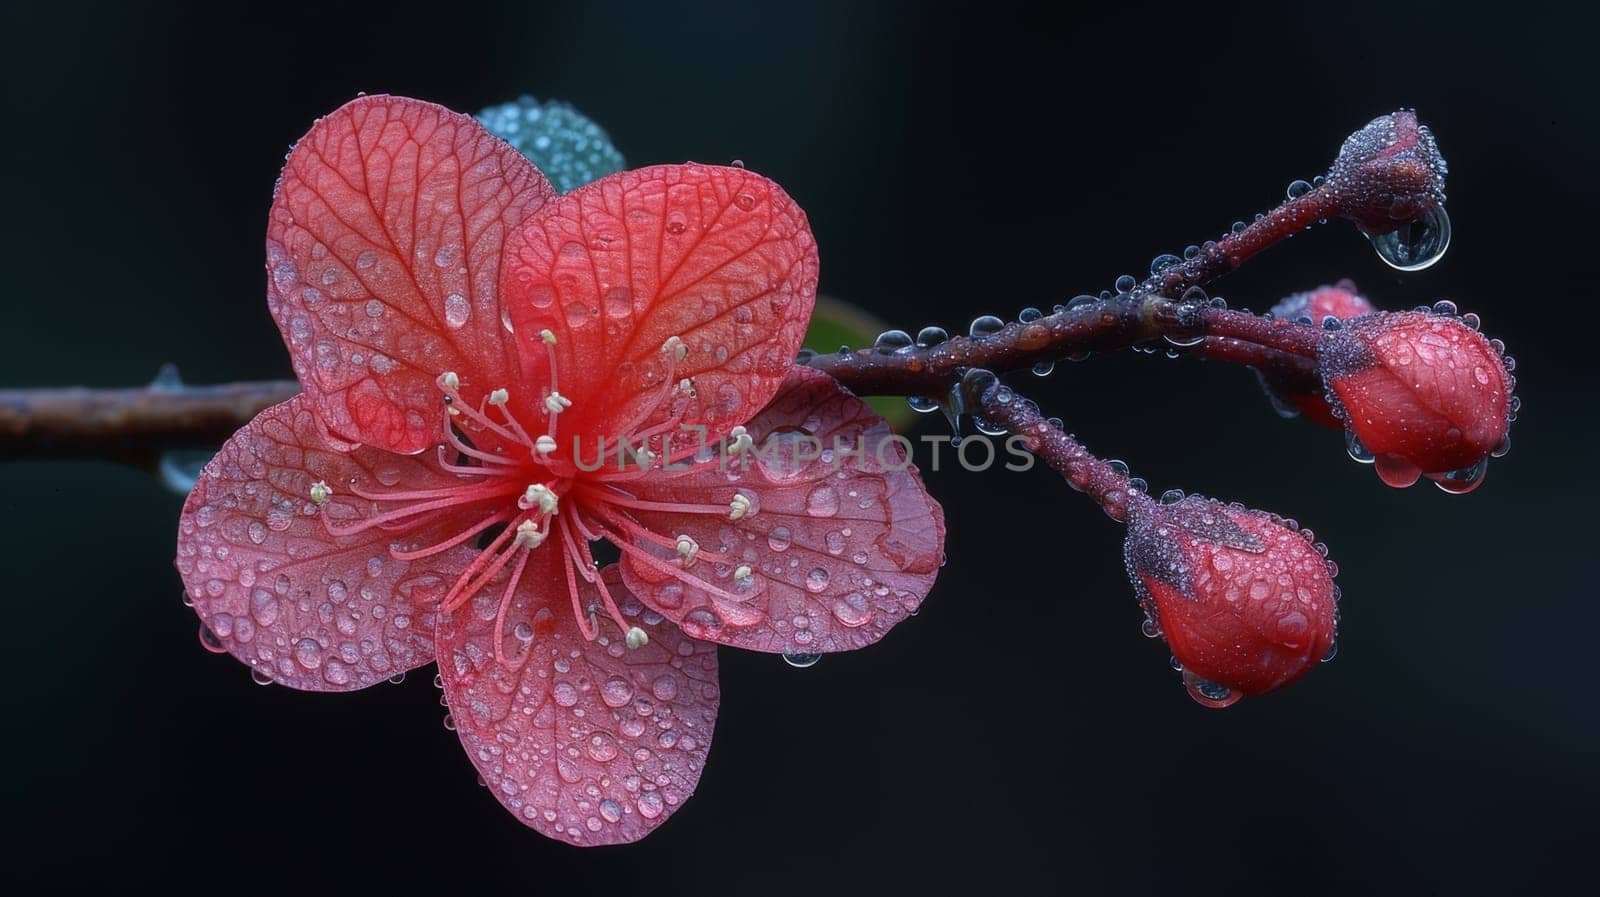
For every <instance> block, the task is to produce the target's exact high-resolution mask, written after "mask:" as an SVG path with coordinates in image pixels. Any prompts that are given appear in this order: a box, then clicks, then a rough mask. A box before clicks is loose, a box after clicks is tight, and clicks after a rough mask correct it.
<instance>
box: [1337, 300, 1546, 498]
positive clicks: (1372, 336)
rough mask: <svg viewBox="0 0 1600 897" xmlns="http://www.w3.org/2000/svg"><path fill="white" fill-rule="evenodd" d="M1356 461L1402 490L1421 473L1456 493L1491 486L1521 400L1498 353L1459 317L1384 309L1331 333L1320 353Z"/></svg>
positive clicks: (1496, 349) (1498, 351) (1494, 346)
mask: <svg viewBox="0 0 1600 897" xmlns="http://www.w3.org/2000/svg"><path fill="white" fill-rule="evenodd" d="M1318 363H1319V365H1320V367H1321V370H1322V378H1323V382H1324V383H1325V384H1326V385H1327V387H1328V390H1329V393H1330V399H1336V400H1337V401H1338V403H1339V405H1340V406H1341V413H1342V415H1343V417H1344V421H1345V427H1346V430H1347V432H1348V434H1349V437H1350V440H1351V455H1352V456H1353V457H1356V458H1357V459H1358V460H1363V461H1368V460H1370V461H1374V462H1376V464H1377V469H1378V475H1379V476H1380V477H1382V478H1383V480H1384V482H1386V483H1388V484H1389V485H1391V486H1397V487H1404V486H1409V485H1411V484H1412V483H1414V482H1416V481H1417V478H1418V477H1419V476H1422V475H1424V474H1425V475H1427V476H1428V477H1429V478H1430V479H1432V480H1434V481H1435V482H1437V483H1439V485H1440V486H1441V487H1442V488H1444V489H1446V490H1447V491H1450V492H1470V491H1472V490H1473V489H1474V488H1476V487H1477V486H1478V484H1479V483H1481V482H1482V481H1483V474H1484V470H1485V468H1486V466H1487V464H1488V460H1489V457H1490V456H1491V454H1503V449H1504V447H1505V445H1506V430H1507V427H1508V426H1509V422H1510V417H1511V415H1512V412H1514V411H1515V409H1516V400H1515V399H1513V398H1512V396H1511V389H1512V386H1513V385H1514V381H1513V380H1512V379H1511V377H1510V375H1509V374H1507V372H1506V362H1505V359H1504V357H1503V356H1502V354H1501V352H1500V350H1499V348H1498V347H1497V346H1496V345H1494V344H1491V343H1490V341H1489V340H1487V339H1484V337H1483V335H1482V334H1480V333H1478V332H1477V331H1476V330H1474V329H1473V328H1471V327H1469V326H1467V324H1466V323H1465V322H1464V321H1462V320H1461V319H1460V318H1457V317H1454V316H1453V315H1439V314H1429V313H1427V312H1420V311H1412V312H1384V313H1380V314H1375V315H1369V316H1367V317H1364V318H1358V319H1356V320H1355V321H1352V322H1351V323H1350V325H1349V326H1348V327H1346V328H1345V329H1343V330H1341V331H1338V332H1337V333H1332V334H1329V336H1328V339H1327V341H1326V342H1324V343H1323V346H1322V350H1321V351H1320V352H1319V353H1318Z"/></svg>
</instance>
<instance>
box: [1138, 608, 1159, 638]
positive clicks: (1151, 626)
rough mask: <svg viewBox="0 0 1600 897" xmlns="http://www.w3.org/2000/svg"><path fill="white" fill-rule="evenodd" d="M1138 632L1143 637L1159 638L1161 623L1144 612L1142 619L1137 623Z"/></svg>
mask: <svg viewBox="0 0 1600 897" xmlns="http://www.w3.org/2000/svg"><path fill="white" fill-rule="evenodd" d="M1139 632H1140V633H1141V634H1142V635H1143V636H1144V637H1145V638H1160V637H1161V624H1160V623H1157V622H1156V620H1155V618H1154V617H1152V616H1150V615H1149V614H1146V615H1145V618H1144V620H1143V621H1141V622H1140V623H1139Z"/></svg>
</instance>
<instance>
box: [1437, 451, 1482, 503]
mask: <svg viewBox="0 0 1600 897" xmlns="http://www.w3.org/2000/svg"><path fill="white" fill-rule="evenodd" d="M1488 471H1489V459H1488V458H1480V459H1478V463H1476V464H1473V465H1471V466H1469V467H1463V468H1461V469H1460V470H1452V471H1450V472H1448V473H1442V474H1435V475H1434V476H1432V477H1431V479H1432V480H1433V482H1434V485H1436V486H1438V487H1439V488H1440V489H1443V490H1444V491H1446V492H1449V493H1451V494H1452V495H1466V494H1467V493H1468V492H1471V491H1472V490H1474V489H1476V488H1478V487H1479V486H1481V485H1483V475H1484V474H1485V473H1487V472H1488Z"/></svg>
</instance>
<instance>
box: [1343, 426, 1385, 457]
mask: <svg viewBox="0 0 1600 897" xmlns="http://www.w3.org/2000/svg"><path fill="white" fill-rule="evenodd" d="M1344 450H1345V452H1347V453H1348V454H1349V455H1350V460H1352V461H1357V462H1360V463H1362V464H1371V463H1372V462H1374V461H1376V460H1377V457H1376V456H1375V455H1373V454H1372V453H1371V452H1369V451H1367V447H1366V446H1364V445H1362V444H1361V440H1360V439H1357V438H1356V434H1354V433H1352V432H1350V431H1349V430H1346V431H1344Z"/></svg>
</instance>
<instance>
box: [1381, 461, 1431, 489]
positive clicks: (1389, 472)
mask: <svg viewBox="0 0 1600 897" xmlns="http://www.w3.org/2000/svg"><path fill="white" fill-rule="evenodd" d="M1373 468H1374V469H1375V470H1377V472H1378V479H1380V480H1383V482H1384V483H1386V484H1387V485H1389V486H1393V487H1394V488H1396V489H1404V488H1406V487H1407V486H1410V485H1411V484H1412V483H1415V482H1416V481H1417V480H1418V479H1420V478H1421V477H1422V468H1420V467H1417V466H1416V465H1415V464H1412V463H1411V462H1410V461H1407V460H1406V459H1404V458H1402V457H1400V456H1399V455H1378V456H1377V457H1376V458H1374V459H1373Z"/></svg>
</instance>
